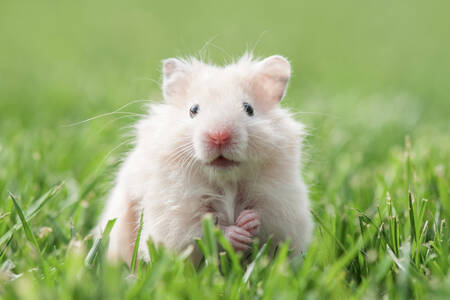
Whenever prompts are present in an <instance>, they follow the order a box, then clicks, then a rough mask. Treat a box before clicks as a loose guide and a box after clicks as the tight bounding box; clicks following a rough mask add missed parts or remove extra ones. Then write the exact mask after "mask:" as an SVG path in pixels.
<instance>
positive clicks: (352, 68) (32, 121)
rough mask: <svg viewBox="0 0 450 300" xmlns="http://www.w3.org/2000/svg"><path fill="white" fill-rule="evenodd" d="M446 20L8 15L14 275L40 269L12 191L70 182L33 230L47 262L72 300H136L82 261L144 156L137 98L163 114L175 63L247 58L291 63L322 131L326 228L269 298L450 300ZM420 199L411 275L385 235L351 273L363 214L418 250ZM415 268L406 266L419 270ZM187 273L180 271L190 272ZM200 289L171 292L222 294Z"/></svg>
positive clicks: (211, 6) (190, 7) (360, 4)
mask: <svg viewBox="0 0 450 300" xmlns="http://www.w3.org/2000/svg"><path fill="white" fill-rule="evenodd" d="M449 12H450V2H449V1H387V0H380V1H357V0H344V1H331V0H323V1H278V2H277V1H267V2H266V1H255V0H251V1H220V2H219V1H217V2H216V1H207V0H204V1H159V2H156V1H143V0H131V1H104V0H99V1H85V0H82V1H67V0H61V1H56V0H55V1H49V0H40V1H22V0H16V1H12V0H0V199H1V200H0V239H1V240H2V242H1V243H0V244H1V245H0V246H1V248H0V264H3V263H4V262H5V261H6V260H7V259H8V260H11V261H13V262H14V264H15V266H16V267H15V268H13V270H14V272H15V273H24V274H31V273H28V270H30V269H32V270H33V269H34V268H35V267H36V266H37V265H38V264H39V261H38V260H37V259H36V256H35V255H33V251H31V250H30V249H31V248H32V247H30V243H28V242H27V239H26V237H25V235H24V232H23V231H21V230H18V231H16V232H14V235H13V236H12V238H10V237H8V232H9V230H10V229H11V228H13V226H14V224H19V221H18V219H17V210H16V209H15V208H14V206H13V203H12V201H10V200H8V192H12V193H13V194H14V195H15V196H16V197H17V199H18V202H19V203H20V204H21V205H22V207H23V208H24V209H26V208H29V207H30V206H32V204H33V203H34V201H36V199H37V198H39V196H40V195H42V194H44V193H45V192H46V191H48V190H49V188H50V187H52V186H54V185H55V184H58V183H59V182H61V181H64V182H65V184H64V188H63V189H62V190H61V192H60V193H59V194H58V195H57V196H56V199H55V200H51V201H50V202H49V203H48V204H46V206H45V207H44V208H42V209H40V210H39V213H38V214H36V216H35V217H34V219H33V220H31V221H30V224H31V226H32V230H33V232H34V233H35V235H36V236H38V242H39V244H40V246H41V249H43V250H42V252H43V257H45V261H46V262H47V263H48V264H49V265H50V266H52V268H55V269H56V270H57V271H55V273H54V275H53V276H54V278H55V280H57V281H58V284H59V289H58V291H59V292H60V293H61V294H64V293H65V295H66V296H67V298H71V297H75V296H76V295H91V296H92V298H93V299H98V297H101V296H102V295H103V297H106V296H105V295H110V296H111V297H117V298H121V297H122V296H123V295H124V293H125V292H126V290H127V289H128V287H129V286H131V285H132V284H133V282H132V281H123V280H122V279H123V278H124V277H125V276H127V275H123V273H121V272H122V271H120V272H109V271H108V272H109V273H108V274H109V275H110V277H104V278H103V279H102V277H100V279H99V277H98V276H96V275H95V274H94V272H90V271H91V269H89V268H84V267H83V263H82V259H81V261H76V259H73V260H72V256H71V255H72V254H71V253H72V252H70V248H71V247H72V246H73V245H72V244H73V243H74V242H79V243H81V245H82V246H83V247H84V248H85V249H87V248H88V247H90V245H91V244H92V242H91V240H89V239H88V241H85V240H84V238H85V237H86V236H87V235H88V234H89V232H90V230H91V228H92V227H93V226H94V224H95V222H96V219H97V217H98V215H99V213H100V210H101V209H102V206H103V203H104V199H105V198H106V197H107V194H108V191H109V189H110V188H111V185H112V180H113V178H114V173H115V172H114V171H115V170H116V169H117V165H118V163H119V162H120V160H121V158H122V156H123V154H124V153H125V152H126V151H127V150H128V149H130V144H129V142H130V141H131V139H132V125H133V123H134V122H135V121H136V120H137V118H138V117H137V116H136V115H135V113H143V112H145V108H144V104H145V103H144V102H142V101H135V100H143V99H151V100H155V101H158V100H160V99H161V91H160V88H159V85H160V77H161V72H160V69H161V61H162V60H163V59H165V58H168V57H173V56H186V55H195V56H202V57H205V58H207V59H208V60H210V61H212V62H214V63H217V64H225V63H227V62H230V61H231V60H232V59H233V58H237V57H239V56H240V55H242V54H243V53H244V52H245V51H247V50H249V51H253V52H254V54H255V55H256V56H258V57H265V56H269V55H273V54H281V55H283V56H286V57H287V58H288V59H289V60H290V61H291V63H292V67H293V71H294V73H293V76H292V79H291V82H290V86H289V90H288V93H287V96H286V98H285V100H284V101H283V102H282V105H283V106H285V107H289V108H291V109H292V110H293V111H294V112H296V113H297V115H296V116H297V117H298V119H299V120H301V121H302V122H304V123H305V124H306V125H307V128H308V131H309V133H310V135H309V136H308V138H307V140H306V144H305V165H304V174H305V177H306V180H307V182H308V184H309V186H310V188H311V198H312V210H313V212H314V213H315V215H316V216H318V217H319V218H321V220H322V221H323V222H322V223H321V224H319V223H318V224H317V230H316V233H315V237H314V241H313V243H312V245H311V247H310V251H309V252H308V256H307V259H308V261H309V262H310V263H309V264H307V266H306V267H304V269H303V270H304V271H303V272H304V274H306V275H305V277H298V282H291V283H290V286H291V288H286V286H285V288H284V289H278V288H274V287H276V286H278V285H279V284H283V282H284V283H286V282H288V281H287V279H286V278H284V277H282V276H284V275H283V274H285V273H284V269H283V272H278V273H277V272H274V273H270V274H271V275H270V276H272V277H273V276H279V279H277V280H274V281H272V283H271V281H270V280H267V281H265V280H263V279H256V282H257V284H258V285H257V286H258V287H259V284H260V281H258V280H263V281H264V282H265V283H267V284H268V285H270V284H273V285H274V286H273V287H272V290H271V289H267V290H268V291H269V292H270V291H272V292H274V293H275V292H280V293H289V292H291V294H290V295H293V294H292V292H293V291H299V293H301V294H302V293H304V292H305V291H307V292H309V293H310V294H309V295H310V296H311V295H312V296H311V297H312V298H314V295H315V296H316V297H317V298H319V299H320V298H321V297H322V299H323V298H324V297H329V296H330V295H331V296H334V298H336V299H343V298H346V297H349V296H350V295H353V293H354V292H355V290H356V289H357V288H358V291H360V293H361V294H360V295H365V294H364V293H365V292H366V289H367V290H368V291H369V294H370V293H372V294H371V295H373V296H374V295H376V296H382V295H386V294H387V295H391V296H393V297H395V296H396V295H400V296H401V295H403V296H405V298H407V296H408V295H409V296H411V295H412V294H414V295H415V296H416V297H419V296H420V295H424V294H427V291H430V290H432V291H435V290H439V289H440V288H442V291H441V294H442V295H443V296H444V297H443V298H446V297H447V299H448V294H449V293H450V291H449V290H448V284H446V283H445V280H446V282H447V283H448V282H450V277H449V275H448V269H449V266H450V263H449V256H448V253H449V244H448V243H446V241H447V242H448V238H449V236H450V235H449V231H448V229H446V228H447V227H445V226H444V227H439V226H443V224H444V225H445V219H446V218H447V220H448V218H449V217H450V201H449V197H448V196H449V194H450V193H449V191H450V190H449V186H448V182H449V178H450V177H449V170H448V166H449V164H450V133H449V132H450V122H449V116H450V97H449V89H450V17H449ZM126 104H130V105H128V106H127V107H124V108H122V109H121V110H120V112H117V111H116V110H117V109H118V108H120V107H122V106H124V105H126ZM111 112H114V113H112V114H109V115H106V116H104V117H99V118H97V119H95V120H91V121H88V122H83V123H81V124H78V122H80V121H83V120H86V119H89V118H91V117H95V116H102V115H103V114H107V113H111ZM410 188H412V189H413V192H414V197H415V199H423V198H425V199H428V200H429V202H428V203H429V204H428V206H426V204H424V203H425V201H422V202H420V201H418V202H417V203H418V204H417V207H420V208H424V213H423V215H421V218H420V219H418V220H419V221H417V224H418V225H417V226H418V228H419V229H420V230H422V229H423V233H424V235H423V239H424V240H423V241H424V242H425V241H426V242H427V243H423V244H421V243H420V242H416V244H413V246H412V247H411V249H412V252H411V257H412V258H411V259H415V262H414V264H412V263H411V265H410V267H411V271H407V272H406V273H407V274H406V275H404V273H401V272H400V273H399V270H398V268H397V267H396V265H395V264H393V263H392V264H391V258H392V257H394V256H393V254H392V252H389V251H388V247H387V246H386V245H387V244H389V243H391V242H390V241H380V240H379V236H378V238H375V235H376V232H377V229H373V228H372V229H373V230H372V229H371V230H372V234H373V236H374V238H373V239H370V241H369V242H368V243H367V244H365V246H364V247H366V248H367V249H365V250H368V252H367V253H372V256H371V257H369V256H367V257H366V256H365V252H363V251H361V253H359V252H354V253H357V255H356V254H355V257H354V258H353V257H351V256H349V260H347V261H346V263H343V262H342V259H346V258H345V257H344V256H345V255H347V254H348V252H346V251H343V249H358V248H355V245H356V246H358V245H357V244H356V241H357V240H358V239H359V238H360V237H361V236H362V235H363V227H362V224H363V222H362V221H361V220H362V219H361V218H362V215H361V212H363V213H364V218H366V219H364V218H363V219H364V220H366V222H367V218H369V217H373V218H374V219H375V218H378V217H377V213H379V212H380V210H381V214H380V215H379V220H378V219H377V220H376V221H377V222H380V223H381V222H384V223H385V222H388V223H389V222H393V221H392V220H394V221H395V220H397V223H398V224H400V225H399V227H398V228H399V230H400V233H398V232H397V233H396V234H397V235H394V237H395V238H397V239H396V241H397V246H398V244H401V245H403V246H405V247H408V245H410V243H411V240H412V236H415V235H414V234H413V230H412V229H411V228H412V227H411V226H412V225H411V226H410V220H409V219H408V215H407V214H406V211H407V209H408V189H410ZM387 193H389V195H390V196H389V197H392V203H391V200H390V198H389V201H387V200H386V199H387V196H386V195H387ZM391 204H392V205H393V207H394V209H393V211H394V213H393V215H392V214H391V213H392V207H391V206H390V205H391ZM379 207H381V209H380V210H378V209H379ZM425 207H427V208H426V211H425ZM377 210H378V212H377ZM393 216H394V217H393ZM357 220H359V224H358V221H357ZM398 224H397V225H398ZM411 224H412V223H411ZM431 224H433V225H431ZM360 225H361V227H360ZM327 226H329V228H327ZM427 226H428V227H427ZM49 228H50V229H49ZM393 228H394V226H391V227H389V226H387V227H386V228H385V229H386V232H388V233H392V232H393V230H394V229H393ZM395 228H397V227H395ZM427 228H428V229H427ZM436 228H441V229H442V228H444V229H443V230H446V231H445V232H444V233H442V232H441V233H440V234H438V232H437V231H436ZM49 230H50V231H49ZM389 230H390V231H389ZM427 230H428V231H427ZM42 232H43V235H42V236H41V233H42ZM5 236H6V237H8V238H5ZM432 243H435V244H433V245H434V246H433V247H432V248H431V247H429V245H431V244H432ZM436 243H437V244H436ZM440 243H442V244H440ZM71 245H72V246H71ZM436 245H438V246H436ZM390 247H391V248H392V247H393V246H392V245H390ZM374 249H375V250H374ZM397 250H398V249H397ZM369 251H371V252H369ZM402 251H403V250H402ZM397 252H398V251H397ZM66 253H68V254H67V256H66ZM82 253H83V254H82V255H85V252H82ZM346 253H347V254H346ZM405 253H406V254H405ZM405 253H401V254H399V253H395V254H396V255H397V256H398V257H399V259H400V260H402V259H409V257H410V256H409V253H408V252H405ZM417 253H419V254H417ZM446 253H447V254H446ZM34 254H35V253H34ZM413 255H416V256H414V257H413ZM419 256H420V259H418V257H419ZM343 257H344V258H343ZM350 260H351V263H348V262H350ZM386 262H388V264H389V265H387V264H386ZM172 266H173V264H170V267H167V268H166V269H165V270H166V271H167V272H172V271H173V272H175V273H176V274H178V273H177V272H178V271H177V270H180V269H184V270H186V269H187V270H188V269H189V268H187V267H186V268H185V267H184V266H185V264H184V263H183V264H178V265H177V266H178V267H179V268H178V267H177V268H171V267H172ZM355 266H362V267H361V268H360V269H358V268H356V267H355ZM329 270H332V271H333V270H334V272H335V273H331V274H338V272H342V273H339V274H340V275H339V277H336V278H332V279H333V280H332V282H333V285H330V281H329V280H328V279H327V280H324V278H325V277H324V276H323V275H324V274H325V275H326V274H328V273H327V272H328V271H329ZM408 270H409V269H408ZM413 271H414V272H413ZM91 273H92V274H91ZM2 274H3V273H1V272H0V275H2ZM33 274H34V273H33ZM36 274H37V273H36ZM80 274H84V275H80ZM126 274H128V273H126ZM202 274H203V275H204V273H201V274H200V275H199V276H198V277H197V276H188V277H187V278H185V279H186V280H191V281H190V282H191V283H192V284H191V283H187V285H186V286H183V285H182V284H179V285H178V283H177V281H175V283H173V282H172V283H170V284H169V283H168V284H167V286H166V287H165V286H163V285H162V286H159V288H160V289H159V290H158V291H159V292H160V293H163V294H164V293H166V292H167V291H174V292H173V293H178V292H177V291H178V290H179V291H181V293H183V292H186V293H187V292H188V291H192V290H191V288H194V287H195V286H199V287H200V288H199V291H202V293H203V292H204V293H206V294H207V291H209V293H210V295H217V293H216V291H217V290H216V288H217V287H212V288H211V286H207V285H205V284H204V283H201V284H200V283H199V282H202V281H201V280H202V279H201V278H202V276H203V275H202ZM262 274H263V275H264V274H265V273H262ZM342 274H345V276H344V275H342ZM398 274H400V275H398ZM26 276H28V277H26ZM26 276H24V278H25V279H24V280H23V281H20V280H18V281H16V283H15V286H14V288H13V289H11V290H10V292H11V294H10V295H13V296H11V297H12V298H16V295H18V294H21V295H24V296H23V297H24V298H26V299H30V295H32V296H34V297H33V298H35V297H41V298H42V299H49V297H50V295H53V297H54V295H55V287H54V285H53V283H51V282H50V283H49V284H46V285H45V288H44V285H43V283H42V281H40V279H38V280H37V281H35V280H34V279H30V280H28V279H26V278H30V276H31V275H26ZM36 276H37V277H35V278H41V277H39V276H40V275H39V274H37V275H36ZM83 276H86V277H83ZM177 276H178V275H176V276H175V275H174V276H173V277H172V278H175V279H177V278H178V277H177ZM402 276H404V277H402ZM420 276H427V277H426V280H424V279H423V278H424V277H420ZM0 277H1V276H0ZM287 277H288V278H292V276H290V275H289V276H287ZM33 278H34V277H33ZM85 278H88V279H86V280H85ZM111 278H113V279H111ZM165 278H166V279H167V282H169V281H170V278H171V277H170V276H169V275H167V276H166V277H165ZM199 278H200V279H199ZM277 278H278V277H277ZM405 278H406V279H405ZM228 279H230V278H228ZM228 279H227V280H228ZM325 279H326V278H325ZM0 280H1V278H0ZM27 280H28V281H27ZM114 280H116V281H114ZM199 280H200V281H199ZM230 280H231V279H230ZM366 280H367V281H366ZM111 282H113V284H111ZM114 282H116V284H114ZM208 282H210V281H208ZM211 282H212V281H211ZM258 282H259V283H258ZM265 283H264V284H265ZM361 283H362V284H361ZM33 284H34V290H33V289H31V288H29V287H30V286H31V285H33ZM137 284H138V285H139V281H137ZM286 284H287V283H286ZM124 285H126V286H127V287H126V288H124ZM300 285H301V286H302V289H300V288H299V286H300ZM24 286H25V287H26V288H23V287H24ZM174 286H175V287H177V288H178V290H176V289H174ZM255 286H256V285H255ZM250 287H251V286H250ZM446 287H447V289H446V290H445V288H446ZM150 288H151V287H150ZM165 288H167V290H165ZM258 289H259V288H258ZM267 290H266V291H267ZM2 291H3V288H2V285H0V295H1V292H2ZM34 291H41V292H40V294H38V293H37V292H36V293H34ZM242 291H243V292H245V293H246V295H256V294H252V293H253V292H255V293H257V292H258V291H259V290H258V291H257V290H256V289H255V290H253V288H251V289H248V290H245V288H243V289H242ZM380 291H381V292H380ZM386 291H387V292H386ZM27 293H28V294H27ZM39 295H40V296H39ZM191 295H192V294H191ZM269 295H270V294H269ZM365 296H367V295H365ZM86 297H87V296H86ZM86 297H81V298H83V299H84V298H86ZM206 298H208V297H206ZM363 298H364V297H363ZM375 298H376V297H375ZM61 299H62V298H61ZM366 299H367V298H366Z"/></svg>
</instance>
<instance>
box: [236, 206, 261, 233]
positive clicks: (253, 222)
mask: <svg viewBox="0 0 450 300" xmlns="http://www.w3.org/2000/svg"><path fill="white" fill-rule="evenodd" d="M236 225H237V226H239V227H240V228H242V229H245V230H246V231H248V232H249V233H250V234H252V235H255V234H257V233H258V231H259V226H260V225H261V222H260V221H259V215H258V213H257V212H256V211H255V210H253V209H246V210H243V211H242V212H241V214H240V215H239V217H238V218H237V220H236Z"/></svg>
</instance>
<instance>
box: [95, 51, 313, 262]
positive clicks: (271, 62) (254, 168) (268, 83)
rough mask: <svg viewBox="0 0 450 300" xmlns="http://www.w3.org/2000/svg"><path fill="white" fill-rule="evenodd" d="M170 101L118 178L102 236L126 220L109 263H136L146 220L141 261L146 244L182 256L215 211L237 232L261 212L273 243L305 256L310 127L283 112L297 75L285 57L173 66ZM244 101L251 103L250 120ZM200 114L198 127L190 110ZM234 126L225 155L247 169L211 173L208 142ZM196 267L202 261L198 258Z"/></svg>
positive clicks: (150, 121) (145, 128)
mask: <svg viewBox="0 0 450 300" xmlns="http://www.w3.org/2000/svg"><path fill="white" fill-rule="evenodd" d="M163 75H164V78H163V79H164V82H163V92H164V98H165V102H164V103H160V104H154V105H152V106H151V107H150V111H149V114H148V117H146V118H145V119H143V120H141V121H140V122H139V123H138V124H137V143H136V147H135V149H134V150H133V151H132V152H131V153H130V154H129V156H128V157H127V159H126V160H125V163H124V164H123V165H122V167H121V169H120V171H119V174H118V176H117V181H116V186H115V187H114V189H113V191H112V194H111V197H110V199H109V201H108V203H107V206H106V209H105V211H104V213H103V216H102V218H101V221H100V224H99V226H100V228H103V227H104V226H105V224H106V222H107V221H108V220H109V219H112V218H118V220H117V222H116V225H115V227H114V228H113V230H112V232H111V236H110V243H111V244H110V248H109V256H110V257H112V258H117V257H122V258H123V259H125V260H126V261H128V262H129V261H130V258H131V250H132V247H133V241H134V237H135V235H136V228H137V224H138V223H139V220H138V216H139V213H140V211H141V210H143V211H144V225H143V235H142V239H141V247H140V255H141V256H142V257H144V258H147V259H148V258H149V257H148V252H147V248H146V243H145V242H146V241H147V240H148V239H149V238H150V239H152V240H153V241H154V242H156V243H162V244H164V245H165V246H167V247H169V248H171V249H173V250H175V251H182V250H183V249H185V248H186V247H188V246H189V245H191V244H193V242H194V238H195V237H200V236H201V234H202V230H201V219H202V217H203V215H204V214H205V213H208V212H212V213H213V214H214V215H215V216H216V217H217V220H218V221H219V225H220V226H222V227H224V226H229V225H232V224H234V223H235V220H236V218H237V216H238V215H239V213H240V212H241V211H242V210H244V209H246V208H251V209H254V210H256V211H257V212H258V214H259V216H260V221H261V228H260V231H259V234H258V237H259V238H260V239H261V240H262V241H264V240H265V239H267V238H268V236H269V235H273V237H274V240H275V242H282V241H285V240H290V241H291V247H292V248H293V250H294V252H295V253H300V252H303V251H305V249H306V247H307V245H308V243H309V241H310V239H311V233H312V228H313V223H312V220H311V216H310V213H309V200H308V195H307V188H306V186H305V184H304V182H303V180H302V177H301V174H300V158H301V143H302V138H303V136H304V129H303V125H302V124H300V123H298V122H297V121H295V120H294V119H293V118H292V117H291V115H290V114H289V112H288V111H287V110H285V109H283V108H281V107H280V106H279V101H281V99H282V97H283V96H284V94H285V90H286V88H287V82H288V79H289V76H290V65H289V63H288V62H287V60H285V59H284V58H282V57H281V56H272V57H269V58H266V59H265V60H263V61H258V60H253V59H252V57H251V56H250V55H244V57H243V58H241V59H240V60H239V61H237V62H235V63H233V64H230V65H228V66H225V67H218V66H214V65H209V64H205V63H203V62H200V61H197V60H195V59H191V60H181V59H169V60H166V61H164V63H163ZM243 102H247V103H249V104H251V105H252V106H253V108H254V111H255V113H254V116H248V115H247V113H246V112H245V111H244V109H243ZM193 104H198V105H199V107H200V108H199V113H198V114H197V115H196V116H195V117H194V118H191V117H190V115H189V109H190V107H191V106H192V105H193ZM222 127H226V128H228V129H229V130H231V132H232V142H231V145H230V146H229V147H227V148H225V149H224V151H223V152H222V153H221V154H222V155H223V156H224V157H226V158H228V159H232V160H235V161H238V162H240V164H239V165H238V166H233V167H230V168H228V169H221V168H216V167H212V166H209V165H207V164H208V163H209V162H211V161H212V160H213V159H215V158H216V157H217V156H218V155H219V153H218V151H219V150H217V148H211V147H210V146H209V145H208V143H207V142H206V134H207V133H208V132H209V131H211V130H213V129H218V128H222ZM196 251H197V252H195V253H194V260H197V259H198V256H199V255H198V250H196Z"/></svg>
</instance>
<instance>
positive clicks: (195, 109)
mask: <svg viewBox="0 0 450 300" xmlns="http://www.w3.org/2000/svg"><path fill="white" fill-rule="evenodd" d="M199 109H200V106H199V105H198V104H194V105H192V106H191V108H190V109H189V115H190V116H191V118H193V117H195V115H196V114H198V110H199Z"/></svg>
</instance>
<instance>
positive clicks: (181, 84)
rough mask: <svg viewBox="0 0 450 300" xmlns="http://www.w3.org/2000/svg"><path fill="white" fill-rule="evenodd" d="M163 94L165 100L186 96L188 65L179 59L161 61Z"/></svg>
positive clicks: (169, 100) (174, 99) (170, 100)
mask: <svg viewBox="0 0 450 300" xmlns="http://www.w3.org/2000/svg"><path fill="white" fill-rule="evenodd" d="M162 71H163V85H162V90H163V95H164V99H165V100H166V101H167V102H172V101H177V100H178V99H180V98H184V96H186V89H187V87H188V83H189V65H188V64H187V63H185V62H183V61H181V60H179V59H176V58H169V59H166V60H164V61H163V67H162Z"/></svg>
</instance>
